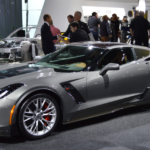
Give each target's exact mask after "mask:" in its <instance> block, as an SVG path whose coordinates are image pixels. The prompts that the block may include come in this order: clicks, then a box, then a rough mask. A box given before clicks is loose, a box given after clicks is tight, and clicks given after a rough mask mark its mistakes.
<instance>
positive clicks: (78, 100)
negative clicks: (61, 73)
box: [61, 83, 86, 104]
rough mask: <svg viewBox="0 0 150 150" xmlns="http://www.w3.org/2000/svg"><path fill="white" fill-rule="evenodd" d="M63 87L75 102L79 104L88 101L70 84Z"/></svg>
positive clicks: (63, 84) (64, 84)
mask: <svg viewBox="0 0 150 150" xmlns="http://www.w3.org/2000/svg"><path fill="white" fill-rule="evenodd" d="M61 86H62V87H63V88H64V89H65V91H66V92H67V93H68V95H69V96H70V97H71V98H72V100H73V101H75V102H76V103H77V104H81V103H85V102H86V101H85V100H84V98H83V97H82V95H81V94H80V93H79V92H78V90H77V89H76V88H74V87H73V86H72V85H71V84H70V83H62V84H61Z"/></svg>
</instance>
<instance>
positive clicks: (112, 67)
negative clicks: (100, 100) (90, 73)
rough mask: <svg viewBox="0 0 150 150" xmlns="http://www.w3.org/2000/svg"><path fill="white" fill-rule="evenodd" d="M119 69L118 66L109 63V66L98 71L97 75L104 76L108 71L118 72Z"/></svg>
mask: <svg viewBox="0 0 150 150" xmlns="http://www.w3.org/2000/svg"><path fill="white" fill-rule="evenodd" d="M119 69H120V66H119V64H115V63H110V64H108V65H106V66H105V67H104V68H103V69H102V70H101V71H100V73H99V75H101V76H104V75H105V74H106V73H107V71H109V70H119Z"/></svg>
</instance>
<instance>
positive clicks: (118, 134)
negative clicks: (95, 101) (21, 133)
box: [0, 106, 150, 150]
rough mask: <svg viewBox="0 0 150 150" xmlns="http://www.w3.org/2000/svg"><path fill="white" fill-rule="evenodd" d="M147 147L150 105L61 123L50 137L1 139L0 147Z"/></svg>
mask: <svg viewBox="0 0 150 150" xmlns="http://www.w3.org/2000/svg"><path fill="white" fill-rule="evenodd" d="M34 149H35V150H149V149H150V106H143V107H137V108H130V109H126V110H122V111H118V112H116V113H114V114H109V115H105V116H102V117H97V118H94V119H89V120H85V121H82V122H78V123H73V124H70V125H62V126H61V128H57V129H56V131H55V132H53V133H52V134H51V136H49V137H47V138H45V139H41V140H37V141H27V140H25V139H24V138H22V137H14V138H12V139H9V138H0V150H34Z"/></svg>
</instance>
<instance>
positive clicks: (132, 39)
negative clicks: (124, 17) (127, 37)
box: [131, 12, 139, 44]
mask: <svg viewBox="0 0 150 150" xmlns="http://www.w3.org/2000/svg"><path fill="white" fill-rule="evenodd" d="M138 16H139V13H138V12H136V14H135V17H134V19H135V18H137V17H138ZM134 19H133V20H134ZM133 20H132V21H133ZM132 21H131V23H132ZM132 32H133V34H134V28H133V29H132ZM134 40H135V37H134V36H132V37H131V44H133V41H134Z"/></svg>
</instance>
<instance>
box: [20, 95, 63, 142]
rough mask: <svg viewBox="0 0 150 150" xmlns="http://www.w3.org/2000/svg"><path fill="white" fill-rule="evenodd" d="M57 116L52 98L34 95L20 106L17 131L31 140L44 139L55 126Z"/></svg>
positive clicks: (54, 101) (55, 103) (55, 105)
mask: <svg viewBox="0 0 150 150" xmlns="http://www.w3.org/2000/svg"><path fill="white" fill-rule="evenodd" d="M59 116H60V110H59V106H58V103H57V101H56V100H55V99H54V98H53V97H52V96H50V95H47V94H42V93H41V94H36V95H34V96H32V97H31V98H29V99H27V100H26V101H25V102H24V103H23V105H22V106H21V109H20V111H19V116H18V125H19V130H20V132H21V134H22V135H23V136H25V137H26V138H28V139H31V140H36V139H41V138H44V137H46V136H48V135H50V134H51V132H52V131H53V130H54V128H55V127H56V126H57V124H58V121H59Z"/></svg>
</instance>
